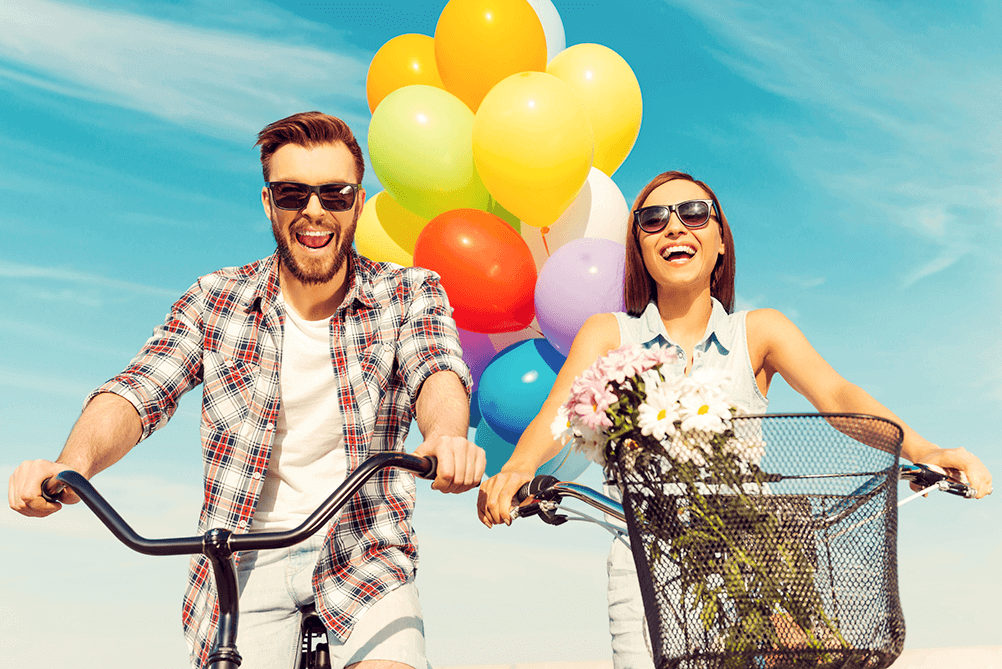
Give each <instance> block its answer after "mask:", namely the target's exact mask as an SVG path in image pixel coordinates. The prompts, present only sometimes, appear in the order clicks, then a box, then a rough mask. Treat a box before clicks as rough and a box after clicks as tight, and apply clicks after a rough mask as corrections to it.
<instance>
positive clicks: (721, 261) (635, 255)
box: [623, 170, 735, 316]
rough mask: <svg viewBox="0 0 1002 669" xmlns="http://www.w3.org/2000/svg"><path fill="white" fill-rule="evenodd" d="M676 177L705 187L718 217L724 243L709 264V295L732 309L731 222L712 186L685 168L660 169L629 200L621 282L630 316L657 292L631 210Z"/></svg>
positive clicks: (642, 308)
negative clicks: (624, 275) (714, 261)
mask: <svg viewBox="0 0 1002 669" xmlns="http://www.w3.org/2000/svg"><path fill="white" fill-rule="evenodd" d="M676 179H684V180H685V181H691V182H692V183H694V184H696V185H697V186H699V187H700V188H702V189H703V190H704V191H706V194H707V195H709V196H710V199H712V200H713V206H714V208H715V209H716V214H717V216H718V217H719V221H718V222H719V223H720V238H721V241H722V242H723V243H724V255H722V256H717V262H716V264H715V265H714V266H713V274H712V275H711V276H710V295H712V296H713V297H715V298H717V300H719V301H720V303H721V304H722V305H723V307H724V309H725V310H727V313H731V311H732V310H733V309H734V273H735V262H734V236H733V235H732V234H731V226H730V225H728V224H727V217H726V216H725V215H724V210H723V209H721V208H720V202H719V201H718V200H717V196H716V194H715V193H714V192H713V189H711V188H710V187H709V186H707V185H706V184H705V183H703V182H702V181H696V180H695V179H693V178H692V177H691V176H689V175H688V174H686V173H685V172H678V171H675V170H673V171H671V172H662V173H661V174H659V175H657V176H656V177H654V178H653V179H651V182H650V183H649V184H647V185H646V186H644V189H643V190H642V191H640V195H638V196H637V199H636V201H635V202H634V203H633V209H632V210H631V211H630V221H629V230H628V232H627V233H626V277H625V281H624V285H623V297H624V298H625V301H626V311H627V312H628V313H629V314H631V315H633V316H639V315H640V314H642V313H644V309H646V308H647V303H648V302H650V301H651V300H652V299H654V298H655V297H656V296H657V294H658V287H657V285H656V284H655V283H654V278H653V277H652V276H651V274H650V272H648V271H647V266H646V265H645V264H644V256H643V254H642V253H641V252H640V240H639V239H638V238H637V228H636V226H637V224H636V223H635V222H634V220H633V212H634V211H636V210H637V209H640V208H641V207H642V206H644V201H645V200H646V199H647V198H648V196H650V194H651V193H653V192H654V189H655V188H657V187H658V186H662V185H664V184H666V183H668V182H669V181H675V180H676Z"/></svg>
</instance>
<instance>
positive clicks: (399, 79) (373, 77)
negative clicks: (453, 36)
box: [365, 33, 445, 112]
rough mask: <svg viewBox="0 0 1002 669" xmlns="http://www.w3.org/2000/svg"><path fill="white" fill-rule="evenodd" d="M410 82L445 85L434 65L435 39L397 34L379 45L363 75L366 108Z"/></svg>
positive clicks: (439, 86)
mask: <svg viewBox="0 0 1002 669" xmlns="http://www.w3.org/2000/svg"><path fill="white" fill-rule="evenodd" d="M412 84H425V85H426V86H434V87H436V88H442V89H444V88H445V84H443V83H442V78H441V77H440V76H438V66H437V65H435V40H434V39H432V38H431V37H428V36H427V35H416V34H413V33H409V34H407V35H398V36H396V37H394V38H393V39H391V40H390V41H389V42H387V43H386V44H384V45H383V46H381V47H379V51H377V52H376V55H375V56H373V57H372V62H371V63H369V74H368V75H367V76H366V78H365V95H366V97H367V98H368V101H369V111H370V112H374V111H376V107H378V106H379V103H380V102H382V100H383V98H385V97H386V96H387V95H389V94H390V93H392V92H393V91H395V90H397V89H398V88H403V87H404V86H410V85H412Z"/></svg>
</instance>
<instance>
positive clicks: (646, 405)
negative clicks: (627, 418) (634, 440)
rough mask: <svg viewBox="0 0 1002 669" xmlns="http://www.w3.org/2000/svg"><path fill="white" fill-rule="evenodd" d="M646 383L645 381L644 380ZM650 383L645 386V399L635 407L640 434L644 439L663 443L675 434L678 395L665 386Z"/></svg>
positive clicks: (673, 389) (674, 390)
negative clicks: (649, 438) (637, 413)
mask: <svg viewBox="0 0 1002 669" xmlns="http://www.w3.org/2000/svg"><path fill="white" fill-rule="evenodd" d="M645 381H646V380H645ZM651 381H652V383H650V384H649V385H646V386H645V390H646V395H647V396H646V397H645V398H644V401H643V402H642V403H641V404H640V406H639V407H637V410H638V412H639V414H640V417H639V418H638V420H637V424H638V427H640V433H641V434H642V435H644V436H645V437H651V436H652V437H654V438H655V439H657V440H658V441H664V440H665V437H666V436H668V437H670V436H672V435H674V434H675V421H677V420H678V419H679V413H678V410H679V406H678V399H679V396H680V393H679V392H678V390H676V389H675V388H672V387H671V386H669V385H667V384H662V383H657V382H654V380H653V379H651Z"/></svg>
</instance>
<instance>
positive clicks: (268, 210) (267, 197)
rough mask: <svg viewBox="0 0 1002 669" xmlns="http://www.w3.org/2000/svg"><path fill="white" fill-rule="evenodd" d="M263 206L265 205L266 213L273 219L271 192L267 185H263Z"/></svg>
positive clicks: (269, 218)
mask: <svg viewBox="0 0 1002 669" xmlns="http://www.w3.org/2000/svg"><path fill="white" fill-rule="evenodd" d="M261 206H263V207H264V215H265V216H267V217H268V220H269V221H270V220H271V193H270V192H269V191H268V187H267V186H262V187H261Z"/></svg>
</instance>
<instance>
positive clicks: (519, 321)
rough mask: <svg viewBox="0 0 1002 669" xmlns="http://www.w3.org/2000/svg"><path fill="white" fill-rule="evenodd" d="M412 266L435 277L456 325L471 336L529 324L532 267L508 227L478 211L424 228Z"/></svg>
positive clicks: (449, 215) (458, 212) (451, 214)
mask: <svg viewBox="0 0 1002 669" xmlns="http://www.w3.org/2000/svg"><path fill="white" fill-rule="evenodd" d="M414 264H415V265H418V266H420V267H425V268H427V269H430V270H432V271H434V272H437V273H438V274H439V276H441V277H442V286H443V287H444V288H445V292H446V293H448V294H449V303H450V304H451V305H452V309H453V312H452V317H453V318H455V319H456V325H458V326H459V327H461V328H462V329H464V330H469V331H470V332H482V333H496V332H514V331H516V330H521V329H522V328H524V327H526V326H527V325H529V323H531V322H532V318H533V315H534V311H535V307H534V305H533V295H534V291H535V288H536V265H535V263H534V262H533V261H532V253H531V252H530V251H529V247H528V246H526V243H525V241H524V240H523V239H522V237H521V236H520V235H519V234H518V233H517V232H515V230H513V229H512V227H511V226H510V225H508V224H507V223H505V222H504V221H503V220H501V219H500V218H498V217H497V216H495V215H494V214H488V213H487V212H485V211H480V210H479V209H453V210H451V211H447V212H445V213H442V214H439V215H438V216H436V217H435V218H433V219H431V220H430V221H429V222H428V225H426V226H425V227H424V229H423V230H422V231H421V234H420V235H419V236H418V239H417V243H416V244H415V245H414Z"/></svg>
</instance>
